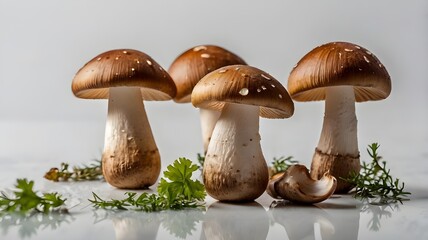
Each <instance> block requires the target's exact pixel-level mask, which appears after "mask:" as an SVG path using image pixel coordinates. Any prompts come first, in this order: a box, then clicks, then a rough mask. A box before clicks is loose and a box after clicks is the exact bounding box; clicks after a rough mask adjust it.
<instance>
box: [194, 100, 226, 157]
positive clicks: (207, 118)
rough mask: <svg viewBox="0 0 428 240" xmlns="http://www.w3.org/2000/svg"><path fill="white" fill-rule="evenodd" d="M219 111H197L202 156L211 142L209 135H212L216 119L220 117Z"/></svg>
mask: <svg viewBox="0 0 428 240" xmlns="http://www.w3.org/2000/svg"><path fill="white" fill-rule="evenodd" d="M220 113H221V112H220V111H215V110H211V109H203V108H201V109H200V110H199V115H200V118H201V130H202V140H203V143H204V154H206V153H207V150H208V144H209V143H210V140H211V135H212V133H213V130H214V127H215V124H216V123H217V120H218V118H219V117H220Z"/></svg>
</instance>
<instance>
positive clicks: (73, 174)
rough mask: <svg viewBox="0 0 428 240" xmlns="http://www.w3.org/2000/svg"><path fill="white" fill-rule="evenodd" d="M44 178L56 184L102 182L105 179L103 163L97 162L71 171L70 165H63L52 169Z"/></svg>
mask: <svg viewBox="0 0 428 240" xmlns="http://www.w3.org/2000/svg"><path fill="white" fill-rule="evenodd" d="M44 178H46V179H47V180H51V181H54V182H59V181H69V180H72V181H93V180H100V179H102V178H103V173H102V166H101V161H100V160H96V161H95V162H94V163H91V164H89V165H82V166H73V167H72V168H71V169H70V164H68V163H61V166H60V168H56V167H55V168H51V169H50V170H49V171H48V172H47V173H46V174H45V176H44Z"/></svg>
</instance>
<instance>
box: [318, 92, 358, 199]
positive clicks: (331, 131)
mask: <svg viewBox="0 0 428 240" xmlns="http://www.w3.org/2000/svg"><path fill="white" fill-rule="evenodd" d="M325 91H326V98H325V115H324V124H323V127H322V132H321V137H320V140H319V142H318V147H317V149H316V150H315V154H314V157H313V158H312V165H311V177H312V178H314V179H320V178H322V177H323V176H324V174H326V173H328V174H331V175H333V176H334V177H336V179H337V187H336V191H335V193H347V192H348V191H349V190H351V189H352V188H353V187H354V186H352V185H351V184H349V183H348V182H347V181H345V180H344V179H346V178H348V177H349V176H350V174H352V173H358V172H359V171H360V168H361V166H360V156H359V151H358V140H357V118H356V116H355V95H354V89H353V87H351V86H336V87H328V88H326V89H325Z"/></svg>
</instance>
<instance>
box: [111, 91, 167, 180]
mask: <svg viewBox="0 0 428 240" xmlns="http://www.w3.org/2000/svg"><path fill="white" fill-rule="evenodd" d="M104 144H105V145H104V152H103V174H104V177H105V178H106V180H107V182H109V183H110V184H111V185H113V186H116V187H119V188H147V187H148V186H151V185H153V184H154V183H155V182H156V180H157V178H158V176H159V173H160V157H159V153H158V149H157V146H156V143H155V140H154V138H153V134H152V131H151V128H150V124H149V121H148V119H147V115H146V111H145V108H144V103H143V98H142V96H141V91H140V88H136V87H116V88H110V90H109V101H108V116H107V123H106V131H105V142H104Z"/></svg>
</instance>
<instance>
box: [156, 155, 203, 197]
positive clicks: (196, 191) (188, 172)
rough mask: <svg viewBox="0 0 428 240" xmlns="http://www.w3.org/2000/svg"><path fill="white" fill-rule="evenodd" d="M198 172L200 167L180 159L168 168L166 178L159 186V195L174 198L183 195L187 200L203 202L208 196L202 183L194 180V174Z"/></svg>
mask: <svg viewBox="0 0 428 240" xmlns="http://www.w3.org/2000/svg"><path fill="white" fill-rule="evenodd" d="M196 170H198V166H197V165H195V164H192V161H190V160H189V159H186V158H179V159H178V160H175V161H174V163H173V164H171V165H169V166H168V167H167V171H165V172H164V176H165V178H167V179H169V180H170V181H167V180H165V179H163V178H162V179H161V181H160V183H159V186H158V193H159V195H166V196H173V197H176V196H178V195H183V196H184V198H186V199H196V200H203V199H204V198H205V196H206V193H205V188H204V185H203V184H202V183H200V182H199V181H197V180H192V179H191V177H192V174H193V172H195V171H196Z"/></svg>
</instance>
